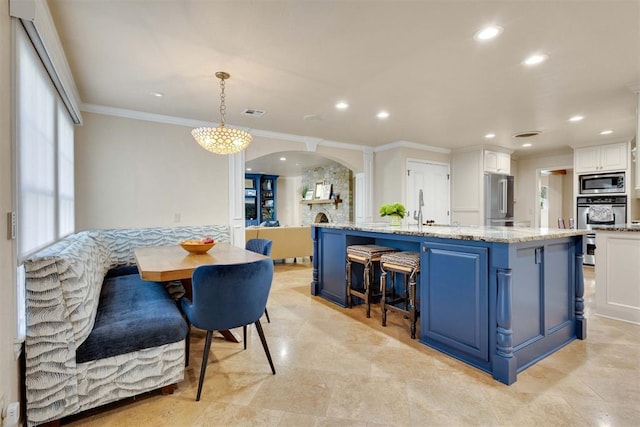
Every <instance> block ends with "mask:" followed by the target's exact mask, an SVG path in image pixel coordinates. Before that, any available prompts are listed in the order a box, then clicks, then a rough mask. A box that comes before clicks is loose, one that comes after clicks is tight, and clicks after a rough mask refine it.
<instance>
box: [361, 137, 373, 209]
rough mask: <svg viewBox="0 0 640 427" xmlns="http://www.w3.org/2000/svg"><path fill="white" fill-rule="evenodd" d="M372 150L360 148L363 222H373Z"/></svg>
mask: <svg viewBox="0 0 640 427" xmlns="http://www.w3.org/2000/svg"><path fill="white" fill-rule="evenodd" d="M373 152H374V150H373V148H371V147H363V148H362V169H363V171H364V185H363V187H364V188H363V190H364V194H365V198H364V203H363V205H364V206H363V207H364V212H363V214H364V215H363V216H364V221H365V222H373V176H374V172H375V171H374V170H373Z"/></svg>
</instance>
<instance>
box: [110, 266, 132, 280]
mask: <svg viewBox="0 0 640 427" xmlns="http://www.w3.org/2000/svg"><path fill="white" fill-rule="evenodd" d="M129 274H140V272H139V271H138V266H137V265H124V266H120V267H115V268H112V269H111V270H109V271H107V274H106V275H105V276H104V278H105V279H109V278H111V277H118V276H126V275H129Z"/></svg>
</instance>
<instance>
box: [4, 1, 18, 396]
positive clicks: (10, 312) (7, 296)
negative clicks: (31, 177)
mask: <svg viewBox="0 0 640 427" xmlns="http://www.w3.org/2000/svg"><path fill="white" fill-rule="evenodd" d="M11 67H12V65H11V19H10V18H9V2H7V1H3V2H0V221H2V226H1V227H0V294H2V298H0V396H4V397H5V404H6V403H7V402H13V401H18V400H19V387H18V384H19V376H20V375H19V366H18V362H17V361H16V360H15V357H14V353H13V340H14V337H15V336H16V333H15V332H16V312H15V300H16V284H15V283H16V281H15V280H16V279H15V265H16V263H15V253H14V242H13V241H12V240H8V239H7V236H6V234H5V233H6V231H5V230H6V227H5V221H6V219H5V218H6V217H5V215H6V213H7V212H10V211H12V210H13V183H12V172H11V163H12V162H11V160H12V153H11V145H12V144H11V104H10V100H11Z"/></svg>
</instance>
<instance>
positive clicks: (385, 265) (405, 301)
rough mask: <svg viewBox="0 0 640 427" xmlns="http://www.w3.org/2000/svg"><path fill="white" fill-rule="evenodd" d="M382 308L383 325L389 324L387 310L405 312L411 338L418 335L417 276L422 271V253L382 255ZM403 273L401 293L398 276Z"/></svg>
mask: <svg viewBox="0 0 640 427" xmlns="http://www.w3.org/2000/svg"><path fill="white" fill-rule="evenodd" d="M380 270H381V274H380V294H381V296H380V309H381V310H382V326H387V310H393V311H397V312H399V313H403V314H404V315H406V316H407V317H408V318H409V323H410V324H411V338H415V337H416V321H417V319H418V314H419V309H420V308H419V303H418V300H417V298H416V294H417V292H416V276H417V275H418V274H419V273H420V253H418V252H395V253H387V254H384V255H382V256H381V257H380ZM387 273H390V277H391V279H390V280H389V282H390V286H389V287H387ZM398 274H402V275H403V279H404V287H403V290H402V293H401V294H398V293H397V291H396V278H397V275H398Z"/></svg>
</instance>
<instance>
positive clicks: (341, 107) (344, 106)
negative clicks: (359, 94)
mask: <svg viewBox="0 0 640 427" xmlns="http://www.w3.org/2000/svg"><path fill="white" fill-rule="evenodd" d="M336 108H337V109H338V110H346V109H347V108H349V104H347V103H346V102H344V101H340V102H338V103H337V104H336Z"/></svg>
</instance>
